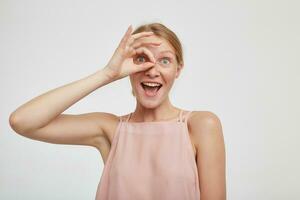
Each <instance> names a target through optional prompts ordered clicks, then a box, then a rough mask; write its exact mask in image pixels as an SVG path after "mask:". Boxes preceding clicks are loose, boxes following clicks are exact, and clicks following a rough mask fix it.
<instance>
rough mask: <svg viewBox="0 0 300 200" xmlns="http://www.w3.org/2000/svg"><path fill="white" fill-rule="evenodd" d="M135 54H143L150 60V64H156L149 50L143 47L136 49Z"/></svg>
mask: <svg viewBox="0 0 300 200" xmlns="http://www.w3.org/2000/svg"><path fill="white" fill-rule="evenodd" d="M135 53H136V54H143V53H144V54H146V55H147V56H148V58H149V59H150V61H151V62H153V63H155V62H156V61H155V58H154V56H153V54H152V52H151V51H150V50H149V49H147V48H145V47H140V48H138V49H135Z"/></svg>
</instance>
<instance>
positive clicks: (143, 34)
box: [131, 31, 154, 39]
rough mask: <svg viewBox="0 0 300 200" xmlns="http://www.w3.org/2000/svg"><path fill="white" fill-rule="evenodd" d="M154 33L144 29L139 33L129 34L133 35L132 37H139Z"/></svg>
mask: <svg viewBox="0 0 300 200" xmlns="http://www.w3.org/2000/svg"><path fill="white" fill-rule="evenodd" d="M153 34H154V33H153V32H152V31H144V32H140V33H136V34H133V35H131V37H133V38H134V39H139V38H141V37H148V36H151V35H153Z"/></svg>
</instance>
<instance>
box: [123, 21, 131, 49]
mask: <svg viewBox="0 0 300 200" xmlns="http://www.w3.org/2000/svg"><path fill="white" fill-rule="evenodd" d="M131 33H132V25H130V26H129V27H128V29H127V31H126V33H125V34H124V36H123V37H122V39H121V42H120V46H123V47H125V46H126V43H127V40H128V39H129V38H130V36H131Z"/></svg>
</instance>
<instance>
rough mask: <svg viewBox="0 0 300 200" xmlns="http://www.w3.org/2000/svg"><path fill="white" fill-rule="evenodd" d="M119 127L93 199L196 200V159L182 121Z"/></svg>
mask: <svg viewBox="0 0 300 200" xmlns="http://www.w3.org/2000/svg"><path fill="white" fill-rule="evenodd" d="M191 112H192V111H183V110H181V111H180V114H179V117H177V118H175V119H171V120H168V121H154V122H129V119H130V116H131V114H132V113H130V115H129V116H128V117H127V119H126V120H125V121H124V120H123V119H122V117H120V118H119V124H118V126H117V128H116V132H115V134H114V136H113V140H112V145H111V149H110V152H109V155H108V158H107V161H106V164H105V166H104V169H103V173H102V176H101V179H100V182H99V184H98V188H97V193H96V200H199V199H200V189H199V179H198V171H197V164H196V159H195V156H194V150H193V146H192V143H191V140H190V136H189V132H188V126H187V118H188V116H189V114H190V113H191Z"/></svg>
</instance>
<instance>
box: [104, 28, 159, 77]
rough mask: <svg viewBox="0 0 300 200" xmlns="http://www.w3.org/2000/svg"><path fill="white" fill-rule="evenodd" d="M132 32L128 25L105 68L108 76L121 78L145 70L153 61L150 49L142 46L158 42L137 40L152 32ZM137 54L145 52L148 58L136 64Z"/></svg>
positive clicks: (157, 43) (150, 34)
mask: <svg viewBox="0 0 300 200" xmlns="http://www.w3.org/2000/svg"><path fill="white" fill-rule="evenodd" d="M131 33H132V26H131V25H130V26H129V28H128V29H127V31H126V33H125V35H124V36H123V38H122V40H121V42H120V44H119V45H118V47H117V49H116V50H115V52H114V54H113V56H112V57H111V59H110V60H109V62H108V64H107V65H106V67H105V69H107V70H108V72H109V74H110V76H111V77H112V78H114V79H121V78H124V77H125V76H128V75H130V74H132V73H136V72H140V71H144V70H147V69H148V68H150V67H152V66H153V65H154V63H155V58H154V56H153V54H152V53H151V51H149V50H148V49H147V48H145V47H143V46H144V45H160V44H161V43H160V42H155V41H145V40H144V41H140V42H139V41H138V39H141V38H144V37H149V36H152V35H153V32H140V33H136V34H133V35H132V34H131ZM138 54H145V55H147V57H148V58H149V62H143V63H141V64H137V63H136V62H134V58H135V56H136V55H138Z"/></svg>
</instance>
